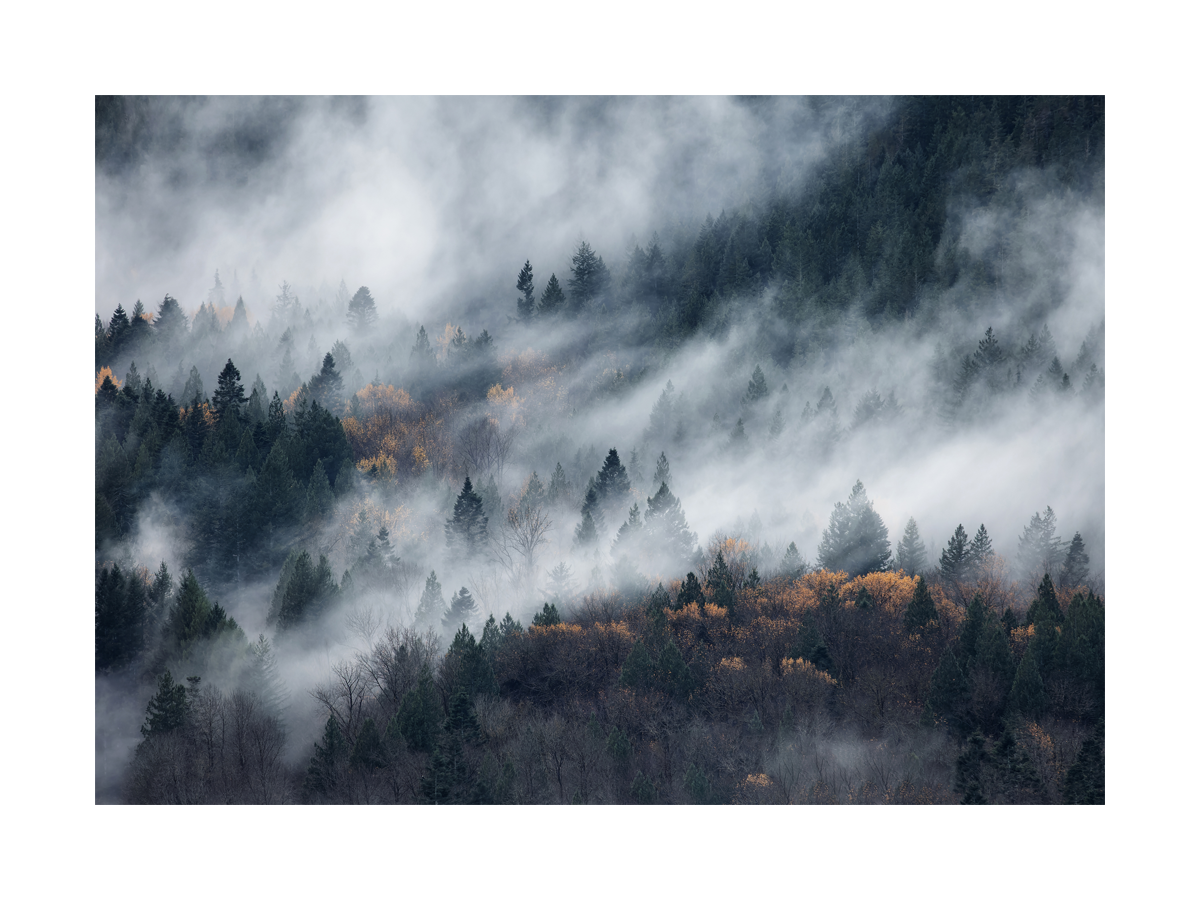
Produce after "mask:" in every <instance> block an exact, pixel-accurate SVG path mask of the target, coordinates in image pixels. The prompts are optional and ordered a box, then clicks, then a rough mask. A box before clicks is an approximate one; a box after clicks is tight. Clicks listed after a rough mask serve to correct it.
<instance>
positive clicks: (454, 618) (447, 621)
mask: <svg viewBox="0 0 1200 900" xmlns="http://www.w3.org/2000/svg"><path fill="white" fill-rule="evenodd" d="M478 614H479V607H478V606H476V604H475V598H474V597H472V596H471V592H470V591H468V590H467V589H466V587H465V586H464V587H461V588H459V591H458V593H457V594H455V595H454V599H453V600H451V601H450V608H449V609H448V610H446V614H445V615H444V616H443V617H442V629H443V630H444V631H454V630H456V629H457V628H458V627H459V626H460V625H462V626H464V627H465V626H466V625H469V624H473V623H474V621H475V618H476V617H477V616H478Z"/></svg>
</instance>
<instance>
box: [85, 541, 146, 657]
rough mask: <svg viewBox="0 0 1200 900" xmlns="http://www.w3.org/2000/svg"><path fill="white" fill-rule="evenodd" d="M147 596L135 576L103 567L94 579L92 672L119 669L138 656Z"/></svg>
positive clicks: (143, 637) (117, 568) (116, 567)
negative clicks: (94, 643)
mask: <svg viewBox="0 0 1200 900" xmlns="http://www.w3.org/2000/svg"><path fill="white" fill-rule="evenodd" d="M146 605H147V596H146V588H145V585H143V584H142V582H141V580H140V579H139V578H138V577H137V575H136V574H131V575H129V576H128V577H127V576H125V575H124V573H122V572H121V567H120V566H118V565H113V566H112V567H111V568H109V567H107V566H105V567H104V568H102V569H101V570H100V575H99V576H98V577H97V579H96V670H97V671H106V670H109V669H119V668H122V667H124V666H126V665H129V664H130V663H132V662H134V661H135V660H136V659H137V658H138V656H140V655H141V652H142V648H143V646H144V640H145V613H146Z"/></svg>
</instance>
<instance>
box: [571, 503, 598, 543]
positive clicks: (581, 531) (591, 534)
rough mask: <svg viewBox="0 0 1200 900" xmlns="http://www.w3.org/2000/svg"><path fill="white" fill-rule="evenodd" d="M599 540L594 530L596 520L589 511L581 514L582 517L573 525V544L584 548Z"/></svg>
mask: <svg viewBox="0 0 1200 900" xmlns="http://www.w3.org/2000/svg"><path fill="white" fill-rule="evenodd" d="M599 540H600V535H599V533H598V532H597V530H596V521H595V520H594V519H593V518H592V514H591V513H590V512H585V513H584V514H583V519H582V520H581V521H580V523H579V524H578V525H576V526H575V546H576V547H580V548H583V549H586V548H588V547H593V546H595V545H596V543H597V542H598V541H599Z"/></svg>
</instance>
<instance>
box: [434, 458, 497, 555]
mask: <svg viewBox="0 0 1200 900" xmlns="http://www.w3.org/2000/svg"><path fill="white" fill-rule="evenodd" d="M445 533H446V546H447V548H448V549H449V550H450V553H451V554H452V555H453V556H454V557H455V558H457V559H459V560H461V561H463V562H466V563H473V562H476V561H478V560H480V559H482V557H483V554H484V552H485V550H486V549H487V538H488V517H487V516H486V515H484V511H483V500H482V498H481V497H480V496H479V495H478V494H477V493H475V490H474V489H473V488H472V487H471V478H470V476H468V477H467V478H466V480H465V481H464V482H463V488H462V491H461V492H460V493H459V495H458V499H457V500H456V501H455V502H454V514H453V516H451V518H449V519H447V520H446V527H445Z"/></svg>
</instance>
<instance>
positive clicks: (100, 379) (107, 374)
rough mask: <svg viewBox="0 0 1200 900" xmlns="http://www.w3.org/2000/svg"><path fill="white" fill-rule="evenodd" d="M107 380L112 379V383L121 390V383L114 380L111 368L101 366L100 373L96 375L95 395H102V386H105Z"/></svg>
mask: <svg viewBox="0 0 1200 900" xmlns="http://www.w3.org/2000/svg"><path fill="white" fill-rule="evenodd" d="M105 378H110V379H112V383H113V385H114V386H115V387H116V389H117V390H118V391H119V390H120V389H121V382H120V381H118V380H117V379H116V378H113V373H112V368H111V367H109V366H101V367H100V371H99V372H97V373H96V390H95V392H94V393H96V394H98V393H100V385H102V384H104V379H105Z"/></svg>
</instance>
